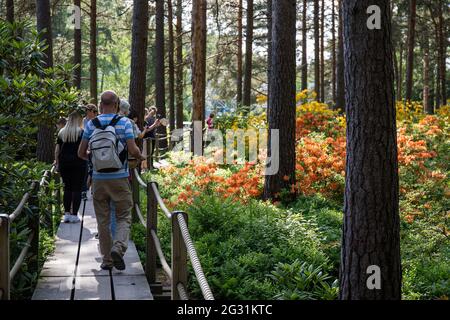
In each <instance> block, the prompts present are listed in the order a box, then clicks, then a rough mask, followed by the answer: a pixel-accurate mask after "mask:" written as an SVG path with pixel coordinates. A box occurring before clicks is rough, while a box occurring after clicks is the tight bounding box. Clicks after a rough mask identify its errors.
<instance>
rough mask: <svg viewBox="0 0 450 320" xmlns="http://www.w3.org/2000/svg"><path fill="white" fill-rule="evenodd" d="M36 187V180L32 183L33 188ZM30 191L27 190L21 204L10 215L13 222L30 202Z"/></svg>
mask: <svg viewBox="0 0 450 320" xmlns="http://www.w3.org/2000/svg"><path fill="white" fill-rule="evenodd" d="M34 188H35V182H33V184H32V185H31V189H34ZM30 195H31V194H30V192H27V193H25V194H24V195H23V197H22V200H20V202H19V205H18V206H17V207H16V210H14V212H13V213H11V214H10V215H9V221H10V222H13V221H14V220H16V218H17V217H18V216H19V215H20V214H21V213H22V211H23V208H24V207H25V204H26V203H27V202H28V199H29V198H30Z"/></svg>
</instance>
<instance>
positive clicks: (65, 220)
mask: <svg viewBox="0 0 450 320" xmlns="http://www.w3.org/2000/svg"><path fill="white" fill-rule="evenodd" d="M70 217H71V214H70V213H67V212H66V213H65V214H64V220H63V221H64V222H65V223H69V222H71V218H70Z"/></svg>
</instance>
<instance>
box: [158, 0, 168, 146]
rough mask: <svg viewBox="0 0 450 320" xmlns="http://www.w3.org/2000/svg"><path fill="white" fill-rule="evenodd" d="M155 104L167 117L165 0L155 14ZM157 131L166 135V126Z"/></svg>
mask: <svg viewBox="0 0 450 320" xmlns="http://www.w3.org/2000/svg"><path fill="white" fill-rule="evenodd" d="M155 20H156V23H155V28H156V31H155V105H156V108H157V109H158V115H159V116H160V117H162V118H165V117H166V103H165V102H166V91H165V90H166V89H165V68H164V52H165V50H164V0H156V16H155ZM156 131H157V132H158V133H159V134H161V135H165V133H166V127H164V126H160V127H158V128H157V129H156ZM166 145H167V143H166V140H161V141H160V147H162V148H165V147H166Z"/></svg>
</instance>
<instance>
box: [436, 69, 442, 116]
mask: <svg viewBox="0 0 450 320" xmlns="http://www.w3.org/2000/svg"><path fill="white" fill-rule="evenodd" d="M435 92H436V110H437V109H438V108H439V107H440V106H441V67H440V64H439V62H438V65H437V66H436V91H435Z"/></svg>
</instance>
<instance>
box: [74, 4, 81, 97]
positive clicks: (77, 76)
mask: <svg viewBox="0 0 450 320" xmlns="http://www.w3.org/2000/svg"><path fill="white" fill-rule="evenodd" d="M73 5H74V6H75V7H77V8H80V12H81V0H74V1H73ZM73 64H74V65H77V67H76V68H75V69H74V71H73V85H74V87H76V88H77V89H81V26H80V28H77V25H76V23H75V24H74V57H73Z"/></svg>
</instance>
